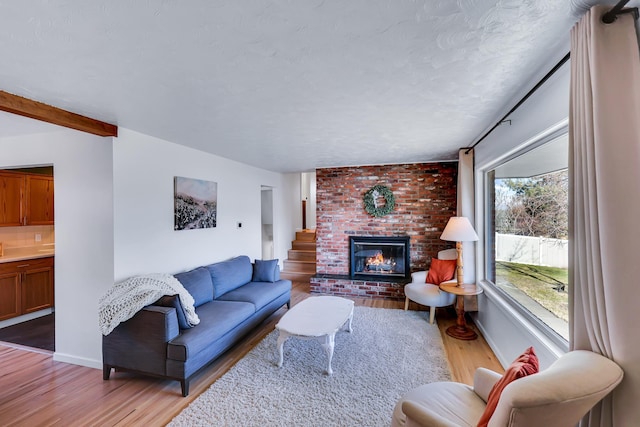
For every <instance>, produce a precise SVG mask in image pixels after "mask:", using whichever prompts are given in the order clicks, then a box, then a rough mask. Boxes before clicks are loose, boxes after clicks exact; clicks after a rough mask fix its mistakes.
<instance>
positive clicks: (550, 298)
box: [485, 133, 569, 342]
mask: <svg viewBox="0 0 640 427" xmlns="http://www.w3.org/2000/svg"><path fill="white" fill-rule="evenodd" d="M567 156H568V137H567V134H566V133H564V134H563V135H561V136H556V137H554V138H553V139H551V140H550V141H548V142H545V143H542V144H538V145H537V146H535V147H534V148H528V149H525V150H523V151H521V152H519V153H517V154H516V155H515V156H512V157H510V158H508V159H507V160H506V161H504V162H502V163H500V164H499V165H498V166H497V167H495V168H493V169H492V170H490V171H488V172H487V174H486V178H487V179H486V182H487V184H488V185H487V191H486V198H487V200H486V205H485V206H486V207H487V219H488V221H487V225H486V227H487V233H486V236H487V239H486V244H487V247H486V250H485V254H486V255H485V258H486V273H487V274H486V276H487V277H486V278H487V280H489V281H490V282H491V283H493V285H495V287H496V289H497V290H498V291H499V292H500V293H501V294H502V295H503V296H504V297H505V300H506V301H507V302H508V303H509V304H511V305H513V306H514V307H515V308H516V309H517V310H518V311H519V312H521V313H523V314H524V315H525V316H526V317H527V318H529V319H530V320H531V321H532V322H533V323H534V324H538V325H539V326H540V329H541V330H542V331H544V332H545V333H547V334H548V335H549V336H551V337H554V338H556V339H557V338H560V340H559V341H560V342H563V341H568V339H569V325H568V201H569V199H568V158H567Z"/></svg>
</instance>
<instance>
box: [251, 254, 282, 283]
mask: <svg viewBox="0 0 640 427" xmlns="http://www.w3.org/2000/svg"><path fill="white" fill-rule="evenodd" d="M251 280H252V281H253V282H272V283H273V282H277V281H278V280H280V267H278V260H277V259H270V260H260V259H257V260H256V262H255V264H253V278H252V279H251Z"/></svg>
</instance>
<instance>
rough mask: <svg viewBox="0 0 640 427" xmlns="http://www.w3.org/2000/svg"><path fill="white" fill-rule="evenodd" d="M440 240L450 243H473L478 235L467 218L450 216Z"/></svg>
mask: <svg viewBox="0 0 640 427" xmlns="http://www.w3.org/2000/svg"><path fill="white" fill-rule="evenodd" d="M440 239H441V240H449V241H452V242H475V241H476V240H478V235H477V234H476V232H475V230H474V229H473V226H471V223H470V222H469V220H468V219H467V217H464V216H452V217H451V218H449V222H448V223H447V226H446V227H445V228H444V231H443V232H442V235H441V236H440Z"/></svg>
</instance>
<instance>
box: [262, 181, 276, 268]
mask: <svg viewBox="0 0 640 427" xmlns="http://www.w3.org/2000/svg"><path fill="white" fill-rule="evenodd" d="M260 193H261V204H260V210H261V217H262V227H261V228H262V259H273V258H274V253H275V251H274V247H273V245H274V243H273V187H269V186H266V185H263V186H262V187H261V191H260Z"/></svg>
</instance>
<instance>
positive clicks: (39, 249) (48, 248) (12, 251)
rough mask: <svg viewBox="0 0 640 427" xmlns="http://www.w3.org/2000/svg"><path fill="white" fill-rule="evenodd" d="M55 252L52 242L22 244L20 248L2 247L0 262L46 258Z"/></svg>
mask: <svg viewBox="0 0 640 427" xmlns="http://www.w3.org/2000/svg"><path fill="white" fill-rule="evenodd" d="M55 252H56V249H55V245H54V244H44V245H37V246H24V247H20V248H6V247H5V248H4V254H3V256H1V257H0V263H5V262H13V261H23V260H25V259H36V258H46V257H50V256H54V255H55Z"/></svg>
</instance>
